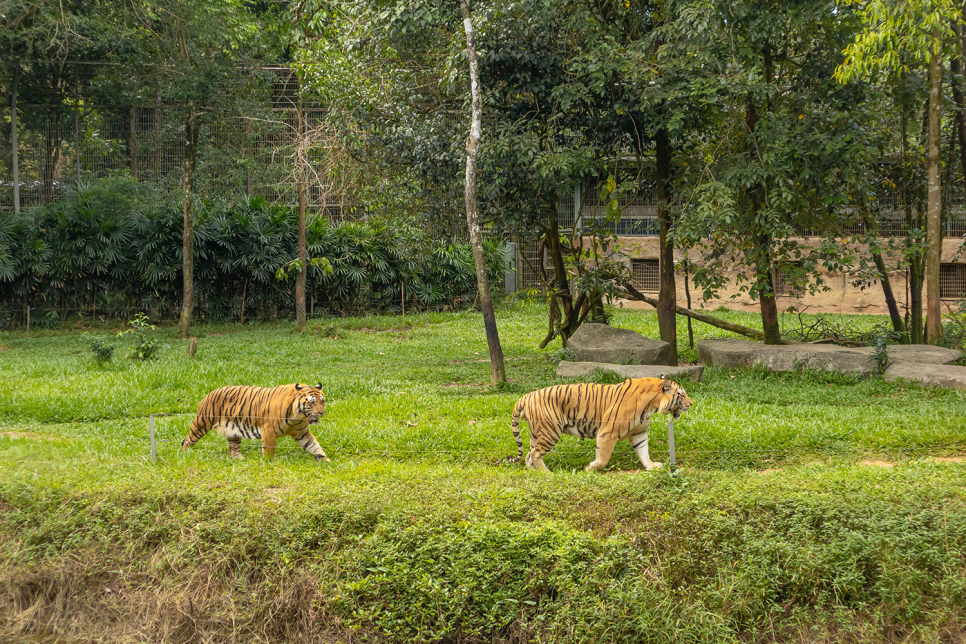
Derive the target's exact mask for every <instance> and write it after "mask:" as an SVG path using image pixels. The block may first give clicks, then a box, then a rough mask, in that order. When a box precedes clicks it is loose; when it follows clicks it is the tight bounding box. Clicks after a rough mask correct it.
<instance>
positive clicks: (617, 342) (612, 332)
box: [567, 323, 671, 365]
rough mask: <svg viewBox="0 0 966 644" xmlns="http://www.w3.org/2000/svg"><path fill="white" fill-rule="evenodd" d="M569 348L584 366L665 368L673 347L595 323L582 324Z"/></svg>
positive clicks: (638, 334)
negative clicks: (601, 363)
mask: <svg viewBox="0 0 966 644" xmlns="http://www.w3.org/2000/svg"><path fill="white" fill-rule="evenodd" d="M567 348H569V349H571V350H572V351H573V352H574V353H575V354H576V355H577V359H578V360H580V361H581V362H606V363H610V364H615V363H622V364H628V363H631V364H638V365H642V364H643V365H648V364H661V365H666V364H667V363H668V359H669V358H670V356H671V345H670V344H668V343H667V342H661V341H660V340H651V339H649V338H645V337H644V336H643V335H641V334H640V333H637V332H636V331H630V330H628V329H617V328H614V327H612V326H607V325H606V324H594V323H586V324H581V325H580V328H579V329H577V332H576V333H574V335H573V336H572V337H571V338H570V341H569V342H568V343H567Z"/></svg>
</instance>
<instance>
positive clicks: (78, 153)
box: [73, 65, 81, 182]
mask: <svg viewBox="0 0 966 644" xmlns="http://www.w3.org/2000/svg"><path fill="white" fill-rule="evenodd" d="M74 91H75V92H77V95H78V96H79V95H80V81H79V80H78V79H77V65H74ZM73 112H74V145H75V146H76V150H75V156H76V157H77V163H76V166H77V181H78V182H80V175H81V136H80V107H79V106H78V105H77V103H76V102H75V103H74V108H73Z"/></svg>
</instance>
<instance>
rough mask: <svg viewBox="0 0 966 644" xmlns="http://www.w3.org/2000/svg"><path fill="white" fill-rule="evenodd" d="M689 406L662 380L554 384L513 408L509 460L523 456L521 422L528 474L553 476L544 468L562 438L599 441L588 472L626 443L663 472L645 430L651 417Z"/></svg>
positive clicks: (673, 385)
mask: <svg viewBox="0 0 966 644" xmlns="http://www.w3.org/2000/svg"><path fill="white" fill-rule="evenodd" d="M690 407H691V399H690V398H688V394H687V392H685V391H684V387H682V386H681V385H679V384H678V383H676V382H673V381H671V380H668V379H667V377H666V376H663V375H662V376H661V377H660V378H631V379H628V380H625V381H624V382H622V383H621V384H619V385H598V384H593V383H587V384H571V385H556V386H553V387H547V388H545V389H539V390H537V391H533V392H530V393H528V394H526V395H525V396H523V397H522V398H520V400H518V401H517V404H516V405H515V406H514V407H513V422H512V425H511V428H512V429H513V438H514V439H516V441H517V448H518V453H517V455H516V456H510V457H507V462H510V463H514V462H516V461H519V460H520V457H521V456H523V441H522V440H520V419H521V418H523V419H524V420H526V421H527V424H528V425H529V426H530V451H529V452H528V453H527V460H526V464H527V469H531V468H532V469H536V470H544V471H549V470H548V469H547V466H546V465H544V463H543V457H544V456H546V455H547V454H548V453H549V452H550V450H551V449H553V446H554V445H556V444H557V441H559V440H560V436H561V434H571V435H572V436H579V437H580V438H596V439H597V450H596V457H595V458H594V460H593V462H591V463H590V465H588V466H587V468H586V469H587V471H588V472H593V471H595V470H600V469H603V468H604V467H605V466H606V465H607V463H608V461H610V457H611V454H612V453H613V451H614V446H615V445H616V444H617V441H619V440H621V439H623V438H627V439H629V440H630V443H631V447H633V448H634V451H635V452H636V453H637V456H638V458H640V459H641V463H643V464H644V467H645V469H649V470H650V469H656V468H660V467H661V466H662V465H661V463H656V462H654V461H652V460H651V457H650V454H648V451H647V429H648V425H649V424H650V416H651V414H673V415H674V418H680V417H681V414H682V413H684V412H686V411H687V410H688V409H689V408H690Z"/></svg>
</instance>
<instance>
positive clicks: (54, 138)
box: [41, 105, 60, 203]
mask: <svg viewBox="0 0 966 644" xmlns="http://www.w3.org/2000/svg"><path fill="white" fill-rule="evenodd" d="M49 114H50V123H48V125H47V131H46V132H45V134H44V169H43V176H42V177H41V184H42V188H43V195H42V197H43V202H44V203H50V202H51V201H53V200H54V177H55V175H56V174H57V163H58V162H59V161H60V107H59V106H53V105H52V106H51V107H50V111H49Z"/></svg>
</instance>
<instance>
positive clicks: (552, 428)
mask: <svg viewBox="0 0 966 644" xmlns="http://www.w3.org/2000/svg"><path fill="white" fill-rule="evenodd" d="M528 424H529V425H530V451H529V452H527V469H528V470H529V469H532V470H538V471H541V472H549V471H550V468H548V467H547V466H546V464H545V463H544V462H543V457H544V456H546V455H547V454H549V453H550V450H552V449H553V446H554V445H556V444H557V441H559V440H560V429H559V427H557V426H556V424H555V423H553V422H550V421H534V420H530V419H528Z"/></svg>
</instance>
